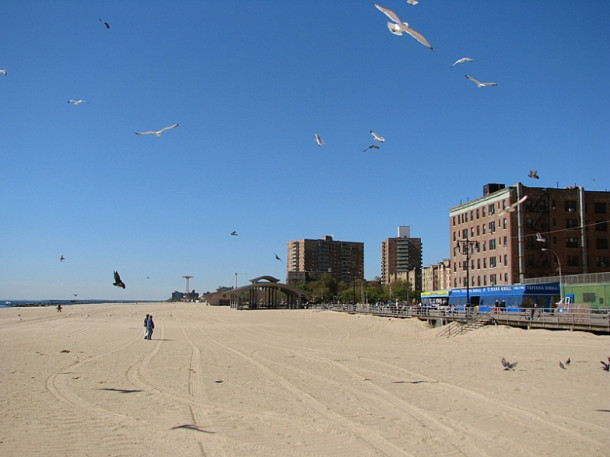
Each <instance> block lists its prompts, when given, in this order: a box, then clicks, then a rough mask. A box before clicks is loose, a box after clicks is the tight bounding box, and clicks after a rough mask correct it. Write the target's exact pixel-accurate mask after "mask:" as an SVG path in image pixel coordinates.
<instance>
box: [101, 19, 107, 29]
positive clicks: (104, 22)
mask: <svg viewBox="0 0 610 457" xmlns="http://www.w3.org/2000/svg"><path fill="white" fill-rule="evenodd" d="M99 21H100V22H101V23H102V24H104V27H106V28H107V29H109V28H110V24H108V22H106V21H102V20H101V19H100V20H99Z"/></svg>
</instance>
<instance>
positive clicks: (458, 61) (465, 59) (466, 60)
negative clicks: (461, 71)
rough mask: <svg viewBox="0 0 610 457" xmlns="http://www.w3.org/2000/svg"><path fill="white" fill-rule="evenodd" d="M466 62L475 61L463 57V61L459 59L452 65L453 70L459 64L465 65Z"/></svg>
mask: <svg viewBox="0 0 610 457" xmlns="http://www.w3.org/2000/svg"><path fill="white" fill-rule="evenodd" d="M465 62H474V59H472V58H470V57H462V58H461V59H458V60H456V61H455V62H453V63H452V64H451V68H453V67H455V66H456V65H457V64H459V63H465Z"/></svg>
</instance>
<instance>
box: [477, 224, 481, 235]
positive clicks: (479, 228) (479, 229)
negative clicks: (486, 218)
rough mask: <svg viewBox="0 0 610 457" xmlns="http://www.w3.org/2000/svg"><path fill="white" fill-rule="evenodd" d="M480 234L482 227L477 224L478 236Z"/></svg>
mask: <svg viewBox="0 0 610 457" xmlns="http://www.w3.org/2000/svg"><path fill="white" fill-rule="evenodd" d="M480 234H481V227H479V226H478V225H477V236H479V235H480Z"/></svg>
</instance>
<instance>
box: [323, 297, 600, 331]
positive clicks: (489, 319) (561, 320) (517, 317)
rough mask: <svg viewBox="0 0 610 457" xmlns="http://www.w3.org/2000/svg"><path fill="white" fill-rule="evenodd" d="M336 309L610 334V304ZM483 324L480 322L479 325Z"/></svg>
mask: <svg viewBox="0 0 610 457" xmlns="http://www.w3.org/2000/svg"><path fill="white" fill-rule="evenodd" d="M330 309H332V310H333V311H343V312H349V313H363V314H373V315H378V316H384V317H396V318H418V319H420V320H425V321H428V322H429V323H430V325H431V326H435V327H436V326H442V325H445V324H449V323H451V322H458V323H460V324H463V325H468V324H469V323H475V322H476V323H477V324H483V325H486V324H492V323H493V324H501V325H509V326H512V327H521V328H547V329H564V330H583V331H589V332H593V333H599V334H610V308H603V309H595V310H592V309H590V308H582V307H576V306H575V307H573V308H572V310H571V312H569V313H567V312H566V313H556V312H548V311H544V310H534V312H532V310H525V311H521V312H501V310H495V311H490V312H478V311H477V310H476V309H475V308H472V309H469V310H468V311H453V312H451V311H449V310H446V309H443V310H438V309H417V308H411V307H403V308H397V307H396V306H374V305H369V304H361V303H360V304H357V305H331V307H330ZM476 326H480V325H476Z"/></svg>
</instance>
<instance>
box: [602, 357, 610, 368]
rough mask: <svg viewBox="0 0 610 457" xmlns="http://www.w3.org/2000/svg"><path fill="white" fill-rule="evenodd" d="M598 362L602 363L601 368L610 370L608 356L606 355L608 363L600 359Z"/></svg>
mask: <svg viewBox="0 0 610 457" xmlns="http://www.w3.org/2000/svg"><path fill="white" fill-rule="evenodd" d="M599 363H601V364H602V370H604V371H610V357H608V363H606V362H604V361H603V360H600V361H599Z"/></svg>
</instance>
